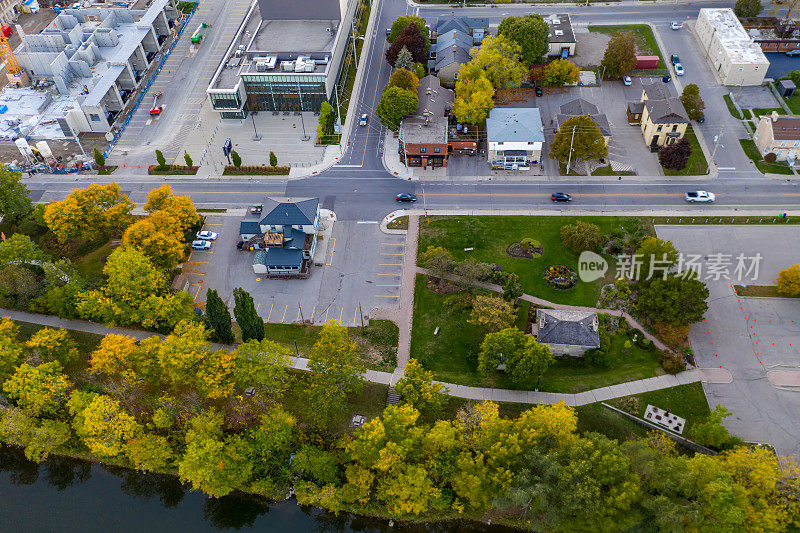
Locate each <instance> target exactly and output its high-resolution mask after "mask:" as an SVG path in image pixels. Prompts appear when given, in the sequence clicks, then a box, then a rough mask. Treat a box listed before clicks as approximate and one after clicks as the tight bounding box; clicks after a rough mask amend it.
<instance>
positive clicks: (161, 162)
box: [156, 150, 167, 170]
mask: <svg viewBox="0 0 800 533" xmlns="http://www.w3.org/2000/svg"><path fill="white" fill-rule="evenodd" d="M156 161H158V168H159V169H160V170H167V159H166V158H165V157H164V153H163V152H162V151H161V150H156Z"/></svg>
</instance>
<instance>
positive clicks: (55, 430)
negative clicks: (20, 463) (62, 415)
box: [0, 406, 72, 463]
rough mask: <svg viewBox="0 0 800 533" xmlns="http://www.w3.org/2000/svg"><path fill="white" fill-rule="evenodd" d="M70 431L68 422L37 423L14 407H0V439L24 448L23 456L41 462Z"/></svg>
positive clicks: (48, 421)
mask: <svg viewBox="0 0 800 533" xmlns="http://www.w3.org/2000/svg"><path fill="white" fill-rule="evenodd" d="M71 436H72V433H71V431H70V429H69V424H67V423H66V422H61V421H57V420H42V421H40V422H39V423H38V425H37V421H36V420H34V419H33V418H32V417H30V416H28V415H27V414H25V413H24V412H23V411H22V410H21V409H17V408H16V407H7V406H2V407H0V440H2V441H3V442H6V443H8V444H13V445H15V446H21V447H24V448H25V457H27V458H28V460H30V461H36V462H37V463H41V462H42V461H44V460H45V459H47V457H48V456H49V455H50V453H51V452H53V451H55V450H56V449H58V448H60V447H61V446H63V445H64V444H66V443H67V442H68V441H69V439H70V437H71Z"/></svg>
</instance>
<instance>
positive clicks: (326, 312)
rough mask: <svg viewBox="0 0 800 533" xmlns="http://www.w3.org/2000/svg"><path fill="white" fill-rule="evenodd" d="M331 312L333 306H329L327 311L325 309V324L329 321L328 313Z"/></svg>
mask: <svg viewBox="0 0 800 533" xmlns="http://www.w3.org/2000/svg"><path fill="white" fill-rule="evenodd" d="M330 310H331V306H330V305H329V306H328V307H327V309H325V320H323V321H322V323H323V324H324V323H325V322H327V321H328V311H330Z"/></svg>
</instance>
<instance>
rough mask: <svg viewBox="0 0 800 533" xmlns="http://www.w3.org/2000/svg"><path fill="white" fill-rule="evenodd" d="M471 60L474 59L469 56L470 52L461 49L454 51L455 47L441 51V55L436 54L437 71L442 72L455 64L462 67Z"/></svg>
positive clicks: (457, 48)
mask: <svg viewBox="0 0 800 533" xmlns="http://www.w3.org/2000/svg"><path fill="white" fill-rule="evenodd" d="M470 59H472V58H471V57H470V55H469V50H468V49H465V48H461V47H458V46H457V47H456V48H455V50H453V47H452V46H451V47H450V48H445V49H444V50H442V51H441V53H439V52H437V53H436V65H435V68H436V70H442V69H443V68H444V67H446V66H447V65H452V64H453V63H455V64H457V65H460V64H462V63H469V61H470Z"/></svg>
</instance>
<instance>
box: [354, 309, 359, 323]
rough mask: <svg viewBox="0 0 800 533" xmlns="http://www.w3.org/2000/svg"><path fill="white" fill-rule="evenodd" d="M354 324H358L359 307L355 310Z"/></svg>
mask: <svg viewBox="0 0 800 533" xmlns="http://www.w3.org/2000/svg"><path fill="white" fill-rule="evenodd" d="M353 324H354V325H355V324H358V307H356V308H355V309H354V310H353Z"/></svg>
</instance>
